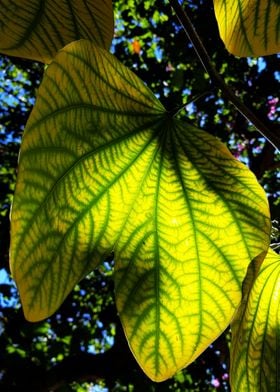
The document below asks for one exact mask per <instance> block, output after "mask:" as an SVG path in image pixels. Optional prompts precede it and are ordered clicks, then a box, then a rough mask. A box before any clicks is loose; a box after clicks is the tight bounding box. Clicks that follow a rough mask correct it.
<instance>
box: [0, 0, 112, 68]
mask: <svg viewBox="0 0 280 392" xmlns="http://www.w3.org/2000/svg"><path fill="white" fill-rule="evenodd" d="M113 30H114V21H113V9H112V1H111V0H90V1H84V0H83V1H79V0H72V1H70V0H63V1H56V0H47V1H44V2H40V1H36V0H31V1H27V0H14V1H10V0H4V1H1V8H0V52H2V53H5V54H7V55H10V56H17V57H23V58H28V59H32V60H36V61H42V62H44V63H49V62H50V61H51V60H52V58H53V57H54V56H55V54H56V53H57V51H58V50H59V49H61V48H63V46H65V45H66V44H68V43H70V42H72V41H76V40H79V39H81V38H86V39H89V40H91V41H93V42H94V43H95V44H97V45H99V46H101V47H103V48H104V49H108V48H109V47H110V45H111V41H112V37H113Z"/></svg>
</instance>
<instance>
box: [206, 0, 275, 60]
mask: <svg viewBox="0 0 280 392" xmlns="http://www.w3.org/2000/svg"><path fill="white" fill-rule="evenodd" d="M214 8H215V14H216V18H217V21H218V26H219V31H220V36H221V38H222V40H223V41H224V43H225V45H226V48H227V49H228V51H229V52H231V53H232V54H234V55H236V56H241V57H246V56H265V55H269V54H273V53H278V52H280V2H279V1H278V0H214Z"/></svg>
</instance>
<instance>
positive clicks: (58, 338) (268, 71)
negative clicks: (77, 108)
mask: <svg viewBox="0 0 280 392" xmlns="http://www.w3.org/2000/svg"><path fill="white" fill-rule="evenodd" d="M187 3H188V4H187V7H188V9H189V14H190V15H191V18H192V22H193V24H194V26H195V28H196V30H197V32H198V33H199V35H200V37H201V40H202V42H203V43H204V45H205V47H206V49H207V51H208V53H209V56H210V57H211V59H212V61H213V63H214V65H215V67H216V70H217V71H218V73H219V74H220V75H221V76H222V77H223V78H224V80H225V81H226V83H227V84H228V85H229V86H230V87H231V88H232V89H233V91H235V92H236V94H237V95H238V96H239V97H240V99H241V100H242V101H243V102H244V103H245V104H246V105H247V106H248V107H250V108H251V109H252V110H253V111H254V112H255V113H256V114H257V116H258V117H259V118H260V119H261V120H262V121H263V122H264V123H266V124H268V125H269V127H270V128H271V129H276V128H277V127H279V115H280V109H279V80H280V72H279V55H272V56H268V57H265V58H258V59H255V58H242V59H239V58H236V57H234V56H232V55H230V54H229V53H228V52H227V51H226V50H225V48H224V45H223V43H222V41H221V40H220V38H219V34H218V29H217V24H216V20H215V17H214V11H213V4H212V1H210V0H200V1H189V2H187ZM114 10H115V26H116V27H115V36H114V40H113V45H112V49H111V50H112V52H113V53H114V54H115V55H116V56H117V57H118V59H120V60H121V61H122V62H123V63H124V64H125V65H127V66H128V67H129V68H130V69H132V70H133V71H134V72H135V73H136V74H137V75H138V76H139V77H140V78H141V79H143V80H144V81H145V82H146V83H147V84H148V85H149V86H150V87H151V89H152V90H153V92H154V93H155V94H156V95H157V97H158V98H159V99H160V100H161V102H162V103H163V104H164V105H165V107H166V108H167V109H168V110H172V111H175V110H177V109H178V110H179V109H180V108H182V106H184V109H183V110H182V111H181V116H182V117H185V118H187V119H188V121H189V122H191V123H192V124H195V125H198V126H199V127H201V128H203V129H205V130H206V131H208V132H210V133H212V134H213V135H214V136H216V137H218V138H220V139H221V140H222V141H223V142H225V143H226V144H227V145H228V146H229V148H230V150H231V151H232V153H233V154H234V155H235V156H236V157H237V158H238V159H240V160H241V161H243V162H245V163H246V164H247V165H248V166H249V167H250V168H251V170H252V171H253V172H254V173H255V175H256V176H257V178H258V179H259V181H260V183H261V184H262V185H263V187H264V188H265V190H266V192H267V195H268V198H269V202H270V208H271V214H272V220H273V221H274V226H275V227H276V229H275V230H274V238H273V242H275V243H277V242H278V241H279V232H278V231H277V225H278V223H277V221H279V218H280V214H279V185H280V158H279V155H277V153H276V151H275V149H274V147H273V146H271V145H270V144H269V142H267V141H266V140H265V139H264V138H263V137H262V136H261V135H260V134H259V133H258V132H257V131H256V130H255V129H254V127H253V126H252V125H251V124H250V123H248V122H247V121H246V119H244V117H242V115H241V114H240V113H239V112H237V110H236V109H235V108H234V107H233V106H232V105H231V104H230V103H229V102H228V101H227V99H226V98H224V97H223V95H222V93H221V92H220V91H218V90H217V89H216V87H215V86H214V85H213V83H212V82H211V80H210V78H209V76H208V75H207V74H206V72H205V70H204V69H203V67H202V65H201V63H200V61H199V59H198V58H197V55H196V53H195V51H194V50H193V48H192V45H191V44H190V42H189V41H188V39H187V37H186V34H185V32H184V30H183V28H182V27H181V26H180V24H179V22H178V20H177V18H176V16H175V15H174V13H173V12H172V10H171V7H170V5H169V3H168V1H162V0H161V1H159V0H127V1H124V0H115V1H114ZM42 74H43V65H41V64H38V63H34V62H30V61H27V60H20V59H17V58H8V57H5V56H2V57H1V58H0V100H1V113H0V249H1V254H0V268H1V273H2V275H1V277H2V279H1V281H0V307H1V310H0V389H1V390H3V391H7V392H9V391H11V392H12V391H22V390H28V391H90V390H93V391H95V390H96V391H98V390H101V391H102V390H103V389H102V388H105V390H110V391H143V390H147V391H158V390H159V391H170V390H172V391H186V390H188V391H214V390H219V391H229V390H230V387H229V384H228V368H229V363H228V362H229V354H228V336H229V335H228V334H229V331H227V332H226V333H224V334H223V335H222V336H221V337H220V338H219V339H218V340H217V341H216V342H215V343H214V344H213V345H211V347H209V349H208V350H206V352H205V353H204V354H202V355H201V356H200V357H199V358H198V359H197V360H196V361H195V362H194V363H193V364H192V365H191V366H189V367H188V368H187V369H185V370H183V371H181V372H179V373H178V374H177V375H176V376H175V377H174V378H173V379H171V380H168V381H165V382H163V383H160V384H155V383H153V382H151V381H150V380H149V379H148V378H147V377H146V376H145V375H144V373H143V372H142V370H141V369H140V368H139V366H138V365H137V363H136V361H135V360H134V358H133V356H132V354H131V352H130V350H129V348H128V346H127V343H126V340H125V338H124V336H123V332H122V329H121V327H120V322H119V319H118V315H117V311H116V308H115V304H114V295H113V294H114V288H113V282H112V268H113V263H114V262H113V260H111V259H108V260H106V261H105V263H104V265H102V266H101V267H100V268H99V269H98V270H96V271H94V272H92V273H91V274H90V275H89V276H88V277H87V278H86V279H84V280H83V281H81V282H80V284H79V285H77V286H76V288H75V290H74V291H73V292H72V293H71V295H69V297H68V299H67V301H66V302H65V303H64V304H63V305H62V306H61V308H60V310H59V311H58V312H57V313H56V314H55V315H54V316H52V317H50V318H49V319H48V320H46V321H42V322H39V323H33V324H31V323H28V322H27V321H25V320H24V317H23V314H22V310H21V306H20V303H19V298H18V295H17V291H16V288H15V285H14V283H13V282H12V280H11V279H10V277H9V267H8V249H9V210H10V204H11V200H12V194H13V189H14V182H15V176H16V170H17V159H18V151H19V146H20V139H21V136H22V132H23V128H24V125H25V123H26V120H27V118H28V115H29V113H30V110H31V109H32V106H33V104H34V100H35V97H36V89H37V87H38V85H39V83H40V80H41V78H42ZM97 385H99V388H100V389H97ZM94 386H95V387H94ZM94 388H95V389H94ZM106 388H107V389H106Z"/></svg>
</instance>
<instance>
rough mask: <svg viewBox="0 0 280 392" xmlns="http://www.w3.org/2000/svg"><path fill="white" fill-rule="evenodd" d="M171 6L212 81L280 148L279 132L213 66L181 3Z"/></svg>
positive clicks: (171, 2)
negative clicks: (236, 93)
mask: <svg viewBox="0 0 280 392" xmlns="http://www.w3.org/2000/svg"><path fill="white" fill-rule="evenodd" d="M169 3H170V5H171V7H172V8H173V10H174V12H175V14H176V16H177V18H178V19H179V21H180V23H181V25H182V26H183V28H184V30H185V32H186V34H187V36H188V38H189V40H190V41H191V43H192V45H193V47H194V50H195V51H196V53H197V56H198V58H199V60H200V62H201V64H202V65H203V67H204V69H205V71H206V72H207V73H208V75H209V76H210V78H211V80H212V82H213V83H214V84H215V85H216V86H217V87H218V88H219V89H220V90H221V91H222V93H223V95H224V96H225V97H227V98H228V99H229V100H230V101H231V102H232V103H233V105H234V106H235V107H236V109H237V110H238V111H239V112H240V113H241V114H242V115H243V116H244V117H245V118H246V119H247V120H248V121H249V122H251V123H252V124H253V125H254V126H255V127H256V129H257V130H258V131H259V132H260V133H261V135H262V136H264V137H265V138H266V139H267V140H268V141H269V142H270V143H271V144H272V145H273V146H274V147H275V148H278V149H280V135H279V132H277V134H278V135H277V134H276V132H273V131H271V130H270V129H269V128H268V126H267V125H265V124H264V123H263V122H262V121H261V120H260V119H259V118H258V117H257V116H256V115H255V114H254V113H253V112H252V111H251V109H249V108H248V107H247V106H246V105H245V104H244V103H243V102H242V101H241V100H240V99H239V98H238V97H237V96H236V95H235V93H234V92H233V91H232V90H231V89H230V87H229V86H228V85H227V84H226V83H225V81H224V80H223V78H222V77H221V76H220V75H219V73H218V72H217V71H216V68H215V67H214V66H213V64H212V62H211V59H210V57H209V55H208V53H207V51H206V49H205V47H204V45H203V43H202V41H201V39H200V37H199V35H198V34H197V32H196V30H195V28H194V26H193V24H192V23H191V21H190V18H189V17H188V15H187V13H186V12H185V11H184V10H183V8H182V7H181V5H180V4H179V2H178V1H177V0H169Z"/></svg>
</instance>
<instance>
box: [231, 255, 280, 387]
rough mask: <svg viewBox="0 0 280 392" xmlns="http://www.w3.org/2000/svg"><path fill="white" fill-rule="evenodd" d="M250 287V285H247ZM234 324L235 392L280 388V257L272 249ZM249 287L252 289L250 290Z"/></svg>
mask: <svg viewBox="0 0 280 392" xmlns="http://www.w3.org/2000/svg"><path fill="white" fill-rule="evenodd" d="M247 286H249V285H248V284H247ZM251 286H252V287H247V288H246V295H245V299H244V302H243V304H242V306H241V307H240V309H239V311H238V314H237V317H236V319H235V321H234V323H233V326H232V345H231V387H232V391H233V392H240V391H241V392H242V391H246V392H272V391H275V392H276V391H278V390H279V387H280V379H279V376H280V356H279V353H280V256H279V255H278V254H277V253H275V252H273V251H272V250H270V251H269V252H268V254H267V256H266V258H265V260H264V262H263V264H262V265H261V268H260V271H259V274H258V275H257V278H256V279H255V280H254V282H253V284H252V285H251ZM248 289H249V291H248Z"/></svg>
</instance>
